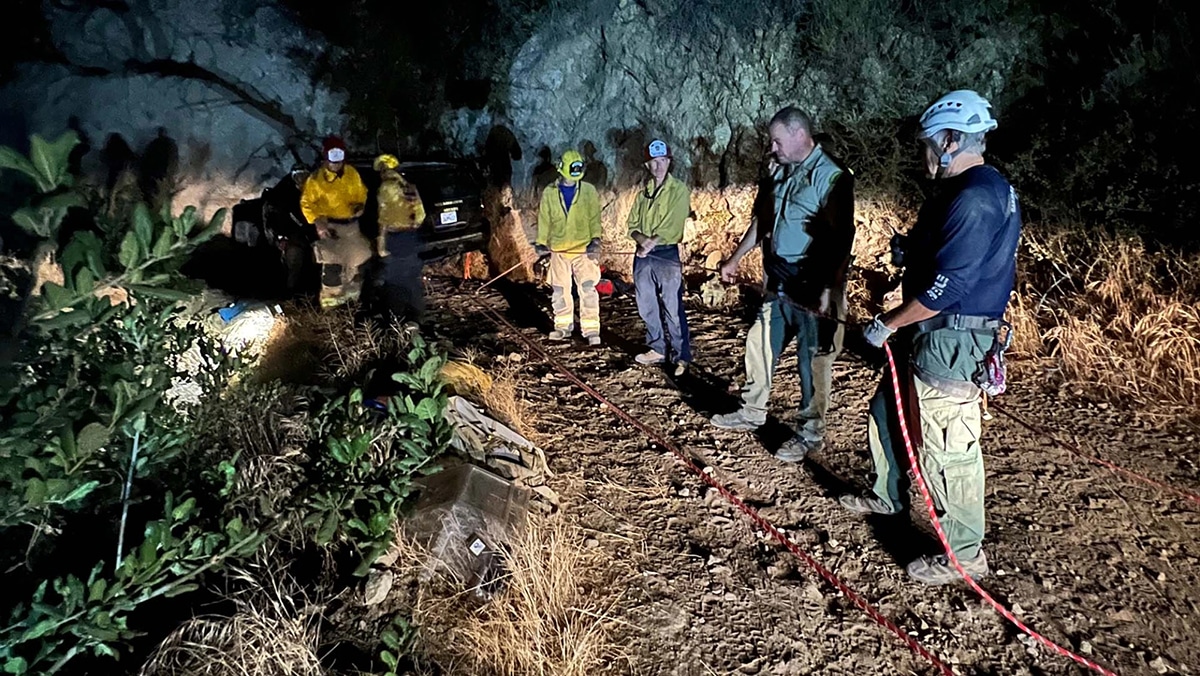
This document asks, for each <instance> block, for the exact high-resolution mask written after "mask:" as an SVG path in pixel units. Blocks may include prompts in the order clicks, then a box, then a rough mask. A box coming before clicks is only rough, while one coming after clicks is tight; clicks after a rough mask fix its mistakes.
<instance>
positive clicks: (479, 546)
mask: <svg viewBox="0 0 1200 676" xmlns="http://www.w3.org/2000/svg"><path fill="white" fill-rule="evenodd" d="M469 549H470V550H471V553H472V554H474V555H475V556H479V555H480V554H482V553H483V550H485V549H487V545H486V544H485V543H484V542H483V540H480V539H479V538H475V539H474V540H472V541H471V546H470V547H469Z"/></svg>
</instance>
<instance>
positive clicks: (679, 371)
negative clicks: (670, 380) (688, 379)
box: [675, 361, 688, 378]
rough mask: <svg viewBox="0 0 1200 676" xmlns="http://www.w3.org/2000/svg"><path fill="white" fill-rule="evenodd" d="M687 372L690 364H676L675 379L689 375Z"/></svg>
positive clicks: (682, 362)
mask: <svg viewBox="0 0 1200 676" xmlns="http://www.w3.org/2000/svg"><path fill="white" fill-rule="evenodd" d="M687 370H688V363H687V362H686V361H677V362H675V377H676V378H678V377H679V376H682V375H683V374H685V373H687Z"/></svg>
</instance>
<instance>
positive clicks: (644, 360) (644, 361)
mask: <svg viewBox="0 0 1200 676" xmlns="http://www.w3.org/2000/svg"><path fill="white" fill-rule="evenodd" d="M633 360H634V361H636V362H637V363H639V364H641V365H642V366H650V365H651V364H661V363H663V362H664V361H666V360H667V358H666V357H664V356H663V355H662V353H660V352H657V351H655V350H649V351H647V352H643V353H641V354H639V355H638V356H636V357H634V358H633Z"/></svg>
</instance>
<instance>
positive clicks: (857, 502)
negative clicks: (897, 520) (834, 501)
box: [838, 495, 900, 515]
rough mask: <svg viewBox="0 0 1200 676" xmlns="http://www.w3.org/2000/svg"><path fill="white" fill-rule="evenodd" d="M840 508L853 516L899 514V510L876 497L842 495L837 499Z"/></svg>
mask: <svg viewBox="0 0 1200 676" xmlns="http://www.w3.org/2000/svg"><path fill="white" fill-rule="evenodd" d="M838 503H839V504H841V506H842V507H845V508H846V509H848V510H850V511H851V512H854V513H855V514H887V515H890V514H899V513H900V510H898V509H892V506H891V505H889V504H888V503H886V502H884V501H883V500H881V499H880V498H879V496H876V495H843V496H842V497H840V498H838Z"/></svg>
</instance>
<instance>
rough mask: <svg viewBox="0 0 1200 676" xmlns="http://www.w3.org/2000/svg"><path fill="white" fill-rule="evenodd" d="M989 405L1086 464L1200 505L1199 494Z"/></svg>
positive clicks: (1001, 408)
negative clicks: (1133, 468) (1132, 467)
mask: <svg viewBox="0 0 1200 676" xmlns="http://www.w3.org/2000/svg"><path fill="white" fill-rule="evenodd" d="M989 405H990V408H994V409H996V410H997V411H1000V412H1001V413H1003V414H1004V415H1006V416H1008V417H1009V418H1011V419H1012V420H1013V421H1014V422H1016V423H1017V424H1018V425H1020V426H1022V427H1024V428H1025V429H1027V430H1029V431H1030V432H1033V433H1034V434H1040V435H1042V436H1045V437H1047V438H1048V439H1050V440H1051V441H1053V442H1054V443H1056V444H1058V445H1059V446H1061V447H1062V448H1064V449H1066V450H1067V451H1068V452H1070V453H1073V454H1075V455H1077V456H1079V457H1081V458H1083V459H1084V460H1087V461H1088V462H1091V463H1095V464H1097V465H1100V466H1101V467H1104V468H1107V469H1110V470H1112V471H1113V472H1115V473H1117V474H1121V475H1124V476H1127V477H1130V478H1132V479H1136V480H1138V481H1141V482H1142V483H1144V484H1147V485H1150V486H1154V487H1156V488H1160V489H1162V490H1164V491H1167V492H1168V493H1174V494H1176V495H1178V496H1180V497H1182V498H1184V499H1185V500H1191V501H1192V502H1194V503H1196V504H1198V505H1200V494H1196V493H1193V492H1192V491H1189V490H1187V489H1186V488H1179V487H1178V486H1173V485H1171V484H1169V483H1166V482H1165V481H1160V480H1158V479H1155V478H1152V477H1149V476H1146V475H1145V474H1139V473H1137V472H1134V471H1133V470H1129V469H1125V468H1124V467H1121V466H1120V465H1118V464H1116V463H1114V462H1110V461H1108V460H1105V459H1104V458H1100V457H1097V456H1094V455H1091V454H1090V453H1086V452H1084V450H1083V449H1081V448H1079V446H1077V445H1075V444H1072V443H1070V442H1067V441H1063V440H1062V439H1061V438H1059V437H1058V436H1056V435H1054V434H1053V433H1051V432H1049V431H1048V430H1046V429H1045V428H1042V427H1039V426H1037V425H1035V424H1033V423H1031V422H1029V421H1028V420H1026V419H1024V418H1022V417H1021V416H1019V415H1017V414H1016V413H1013V412H1012V411H1010V410H1008V408H1007V407H1004V406H1001V405H1000V404H997V403H994V402H989Z"/></svg>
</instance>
